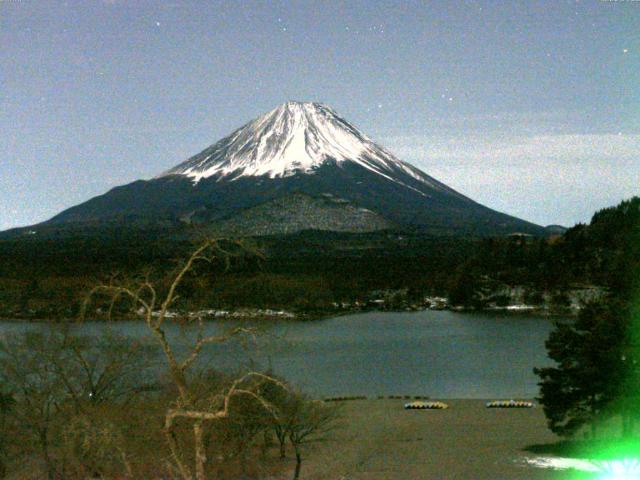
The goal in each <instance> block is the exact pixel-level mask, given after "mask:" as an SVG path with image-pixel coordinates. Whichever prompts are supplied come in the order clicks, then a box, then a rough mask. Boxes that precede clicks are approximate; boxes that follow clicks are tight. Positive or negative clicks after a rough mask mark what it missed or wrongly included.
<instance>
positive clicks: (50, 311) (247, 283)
mask: <svg viewBox="0 0 640 480" xmlns="http://www.w3.org/2000/svg"><path fill="white" fill-rule="evenodd" d="M639 207H640V199H639V198H637V197H635V198H633V199H631V200H628V201H624V202H622V203H620V204H619V205H617V206H615V207H611V208H606V209H603V210H601V211H599V212H597V213H596V214H595V215H594V216H593V218H592V220H591V222H590V223H589V224H578V225H576V226H574V227H572V228H570V229H568V230H567V231H566V232H564V233H562V234H556V235H550V236H547V237H544V238H542V237H533V236H530V235H524V234H523V235H518V234H516V235H510V236H506V237H498V238H451V237H427V236H424V235H422V234H418V233H412V232H397V231H381V232H374V233H360V234H348V233H334V232H320V231H305V232H300V233H296V234H291V235H286V236H271V237H259V238H254V239H248V240H246V242H245V243H246V244H248V245H250V248H248V249H247V250H248V251H247V252H245V253H244V254H242V255H237V256H234V257H233V258H232V259H231V260H230V262H228V263H227V262H218V263H215V262H214V263H213V264H211V265H209V266H207V267H199V269H198V271H197V272H194V274H193V275H192V276H190V277H189V278H188V279H187V281H185V282H184V285H183V286H182V287H181V292H180V293H181V296H180V299H179V300H178V301H177V302H176V305H175V306H174V307H175V308H176V309H178V310H181V311H192V312H196V311H202V310H208V311H211V312H228V314H229V315H232V314H236V312H245V313H246V312H250V311H253V312H255V316H256V317H258V318H262V317H269V316H270V315H271V313H272V312H286V314H284V316H288V315H289V314H290V315H291V316H292V317H293V318H300V319H312V318H318V317H323V316H327V315H335V314H340V313H349V312H352V311H360V310H371V309H380V310H417V309H424V308H435V309H439V308H452V309H476V310H482V309H493V310H500V309H501V310H505V311H523V310H525V311H536V312H541V313H562V314H567V313H571V312H576V311H577V310H578V309H579V308H580V305H581V304H582V303H583V302H586V301H590V300H593V299H595V298H597V297H598V296H601V295H602V294H604V293H606V292H607V291H609V290H611V289H614V290H619V289H621V288H627V287H626V286H628V285H630V284H632V282H630V281H629V279H628V278H626V277H627V276H629V275H630V273H629V272H632V271H633V268H632V267H633V265H637V264H638V253H637V250H638V249H637V248H636V247H635V246H636V245H637V244H638V243H637V242H638V239H637V235H638V223H639V216H640V214H639V213H638V212H639ZM205 235H206V232H203V231H202V230H195V229H191V228H187V227H185V228H184V229H182V230H175V229H171V230H170V229H166V230H163V229H158V228H154V229H132V230H126V231H124V230H122V229H115V228H114V229H108V228H101V229H99V230H98V229H92V228H90V227H86V228H84V229H82V230H79V229H77V228H76V229H74V230H69V231H67V230H64V228H60V227H57V228H56V229H52V230H50V231H48V230H40V231H39V232H38V233H37V234H33V233H32V232H30V231H28V230H26V231H25V230H22V231H20V232H19V233H13V234H12V233H11V232H8V233H7V232H5V233H4V234H2V235H0V317H3V318H7V319H38V320H51V319H53V320H55V319H64V318H74V317H75V316H77V314H78V312H79V311H80V308H81V305H82V302H83V299H84V298H85V296H86V294H87V292H88V291H89V290H91V288H92V287H93V286H95V285H96V284H97V283H99V282H102V281H105V280H107V279H109V278H112V277H114V276H115V277H118V278H125V277H135V276H137V275H140V274H142V272H144V273H145V274H146V275H151V276H153V278H154V280H159V281H160V282H162V280H163V278H169V277H170V274H171V272H172V271H173V270H174V269H175V266H176V259H178V258H182V257H184V256H185V255H186V254H187V253H188V252H189V251H191V250H192V248H193V245H194V244H197V243H198V241H199V240H200V239H201V238H202V237H203V236H205ZM265 312H270V313H269V314H267V315H265ZM278 315H281V314H277V315H276V316H278ZM212 316H213V317H215V316H216V315H215V314H214V315H212Z"/></svg>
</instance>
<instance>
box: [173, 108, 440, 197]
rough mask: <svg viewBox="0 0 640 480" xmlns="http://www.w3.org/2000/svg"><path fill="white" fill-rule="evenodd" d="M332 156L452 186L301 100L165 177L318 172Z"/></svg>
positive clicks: (384, 173) (435, 184) (387, 173)
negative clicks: (439, 180)
mask: <svg viewBox="0 0 640 480" xmlns="http://www.w3.org/2000/svg"><path fill="white" fill-rule="evenodd" d="M327 161H334V162H336V164H338V165H340V164H342V163H343V162H352V163H355V164H358V165H360V166H361V167H364V168H366V169H367V170H370V171H372V172H374V173H376V174H378V175H381V176H383V177H385V178H387V179H388V180H390V181H393V182H396V183H399V184H401V185H404V186H406V187H407V188H410V189H412V190H416V191H417V192H418V193H420V194H422V195H425V194H424V193H423V192H421V191H419V190H417V189H416V188H414V187H411V186H409V185H407V184H406V183H405V182H403V181H402V180H401V179H400V178H398V173H400V172H401V173H403V174H407V175H409V176H411V177H412V178H414V179H416V180H418V181H419V182H422V183H424V184H426V185H427V186H429V187H430V188H435V189H437V190H450V189H448V187H446V186H445V185H443V184H441V183H440V182H438V181H436V180H435V179H432V178H431V177H429V176H427V175H425V174H424V173H422V172H421V171H420V170H418V169H416V168H414V167H413V166H411V165H409V164H408V163H405V162H403V161H401V160H398V159H397V158H396V157H394V156H393V155H392V154H391V153H389V152H387V151H386V150H385V149H383V148H382V147H380V146H379V145H377V144H375V143H374V142H373V141H372V140H371V139H369V138H368V137H367V136H366V135H365V134H364V133H362V132H360V131H359V130H358V129H357V128H355V127H354V126H353V125H351V124H349V123H348V122H347V121H345V120H343V119H342V118H340V117H339V116H338V115H337V114H336V113H335V112H334V111H333V110H332V109H331V108H329V107H328V106H326V105H323V104H319V103H302V102H287V103H284V104H282V105H280V106H279V107H277V108H275V109H274V110H272V111H270V112H268V113H266V114H264V115H262V116H260V117H258V118H257V119H255V120H253V121H252V122H249V123H247V124H246V125H244V126H243V127H241V128H239V129H238V130H236V131H235V132H233V133H232V134H231V135H229V136H227V137H225V138H223V139H222V140H220V141H219V142H217V143H216V144H214V145H212V146H211V147H209V148H207V149H206V150H204V151H203V152H201V153H200V154H198V155H195V156H193V157H191V158H190V159H188V160H187V161H186V162H184V163H182V164H180V165H178V166H177V167H174V168H172V169H170V170H168V171H166V172H164V173H163V174H161V175H160V177H164V176H168V175H184V176H187V177H190V178H192V179H193V180H194V181H195V182H196V183H197V182H199V181H200V180H202V179H204V178H209V177H216V178H217V179H226V180H236V179H238V178H241V177H247V176H263V175H266V176H268V177H269V178H277V177H288V176H291V175H295V174H297V173H307V174H308V173H313V172H314V170H316V169H317V168H318V167H320V166H321V165H322V164H323V163H325V162H327Z"/></svg>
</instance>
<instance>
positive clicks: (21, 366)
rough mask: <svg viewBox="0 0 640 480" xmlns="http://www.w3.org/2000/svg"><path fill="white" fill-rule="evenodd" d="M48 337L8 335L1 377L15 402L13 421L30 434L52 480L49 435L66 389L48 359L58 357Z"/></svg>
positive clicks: (0, 353) (1, 351)
mask: <svg viewBox="0 0 640 480" xmlns="http://www.w3.org/2000/svg"><path fill="white" fill-rule="evenodd" d="M52 343H53V342H52V341H51V340H50V337H47V336H45V335H44V334H42V333H29V332H28V333H25V334H23V335H14V336H8V337H5V338H4V339H3V341H2V342H1V343H0V377H1V380H2V383H3V384H4V385H5V386H6V387H7V388H9V389H10V390H9V391H10V393H11V395H12V397H13V399H14V400H15V404H14V405H13V406H12V409H11V416H12V418H13V419H14V420H15V421H16V422H17V423H18V424H19V426H20V427H21V428H23V429H25V430H27V431H31V432H32V433H33V435H34V438H35V447H36V449H37V451H38V452H39V453H40V455H41V456H42V460H43V462H44V466H45V471H46V475H47V478H48V479H49V480H53V479H54V478H55V477H56V475H57V468H56V463H55V459H54V456H53V454H52V435H53V433H54V432H53V430H54V429H55V428H56V426H57V425H56V423H55V422H56V420H57V419H58V417H59V415H58V414H59V412H60V411H61V409H63V408H65V406H66V405H65V400H66V398H67V393H66V389H65V387H64V384H63V382H62V381H61V379H60V377H59V376H58V375H57V373H56V371H55V368H54V367H53V366H52V365H51V363H50V362H49V361H47V359H50V358H52V356H54V355H57V354H58V352H57V350H56V349H55V347H54V348H51V345H52Z"/></svg>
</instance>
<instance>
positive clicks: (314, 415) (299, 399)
mask: <svg viewBox="0 0 640 480" xmlns="http://www.w3.org/2000/svg"><path fill="white" fill-rule="evenodd" d="M285 417H286V418H287V420H286V422H285V425H286V427H285V429H286V431H287V433H288V436H289V441H290V442H291V446H292V447H293V451H294V452H295V455H296V467H295V470H294V473H293V479H294V480H298V478H300V469H301V468H302V451H303V447H304V446H305V445H307V444H309V443H311V442H317V441H319V440H322V439H325V438H326V435H327V434H328V433H329V432H330V431H331V430H332V429H333V428H334V426H335V423H336V420H337V418H338V410H337V407H336V406H335V405H327V404H326V403H324V402H322V401H320V400H311V399H309V398H306V397H305V396H302V395H296V396H294V397H293V398H292V399H291V401H290V402H289V407H288V410H287V413H286V415H285Z"/></svg>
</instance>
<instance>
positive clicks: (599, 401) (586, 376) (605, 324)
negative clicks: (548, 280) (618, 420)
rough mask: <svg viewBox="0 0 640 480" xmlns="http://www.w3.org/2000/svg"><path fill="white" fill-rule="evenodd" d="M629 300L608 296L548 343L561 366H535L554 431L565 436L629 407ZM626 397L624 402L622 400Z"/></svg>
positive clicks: (559, 328)
mask: <svg viewBox="0 0 640 480" xmlns="http://www.w3.org/2000/svg"><path fill="white" fill-rule="evenodd" d="M629 313H630V312H629V308H628V306H627V304H625V303H623V302H620V301H616V300H613V299H610V298H609V299H607V300H605V301H601V302H594V303H590V304H588V305H586V306H585V308H584V309H583V310H582V311H581V313H580V314H579V316H578V318H577V319H575V320H573V321H560V322H557V323H556V326H555V330H553V331H552V332H551V334H550V335H549V339H548V340H547V342H546V347H547V351H548V354H549V357H550V358H551V359H553V360H554V361H555V362H556V366H554V367H547V368H536V369H535V370H534V371H535V373H536V374H537V375H538V376H539V377H540V379H541V381H540V383H539V385H540V398H539V401H540V403H541V404H542V405H543V407H544V413H545V415H546V417H547V421H548V425H549V428H550V429H551V431H553V432H554V433H556V434H559V435H563V436H570V435H572V434H574V433H575V432H576V431H577V430H579V429H580V428H581V427H583V426H590V427H591V433H592V435H593V436H595V434H596V427H597V424H598V423H599V422H600V421H601V420H603V419H605V418H606V417H608V416H610V415H613V414H616V413H623V411H622V410H626V409H627V408H628V407H629V402H628V401H626V400H628V398H627V395H628V379H629V374H630V369H629V366H630V365H634V363H633V362H634V360H635V359H634V358H631V356H632V355H633V354H632V353H631V352H632V350H631V349H630V345H629V341H630V336H629V330H630V329H629V326H630V321H629V320H630V316H629ZM623 400H625V401H623Z"/></svg>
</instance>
